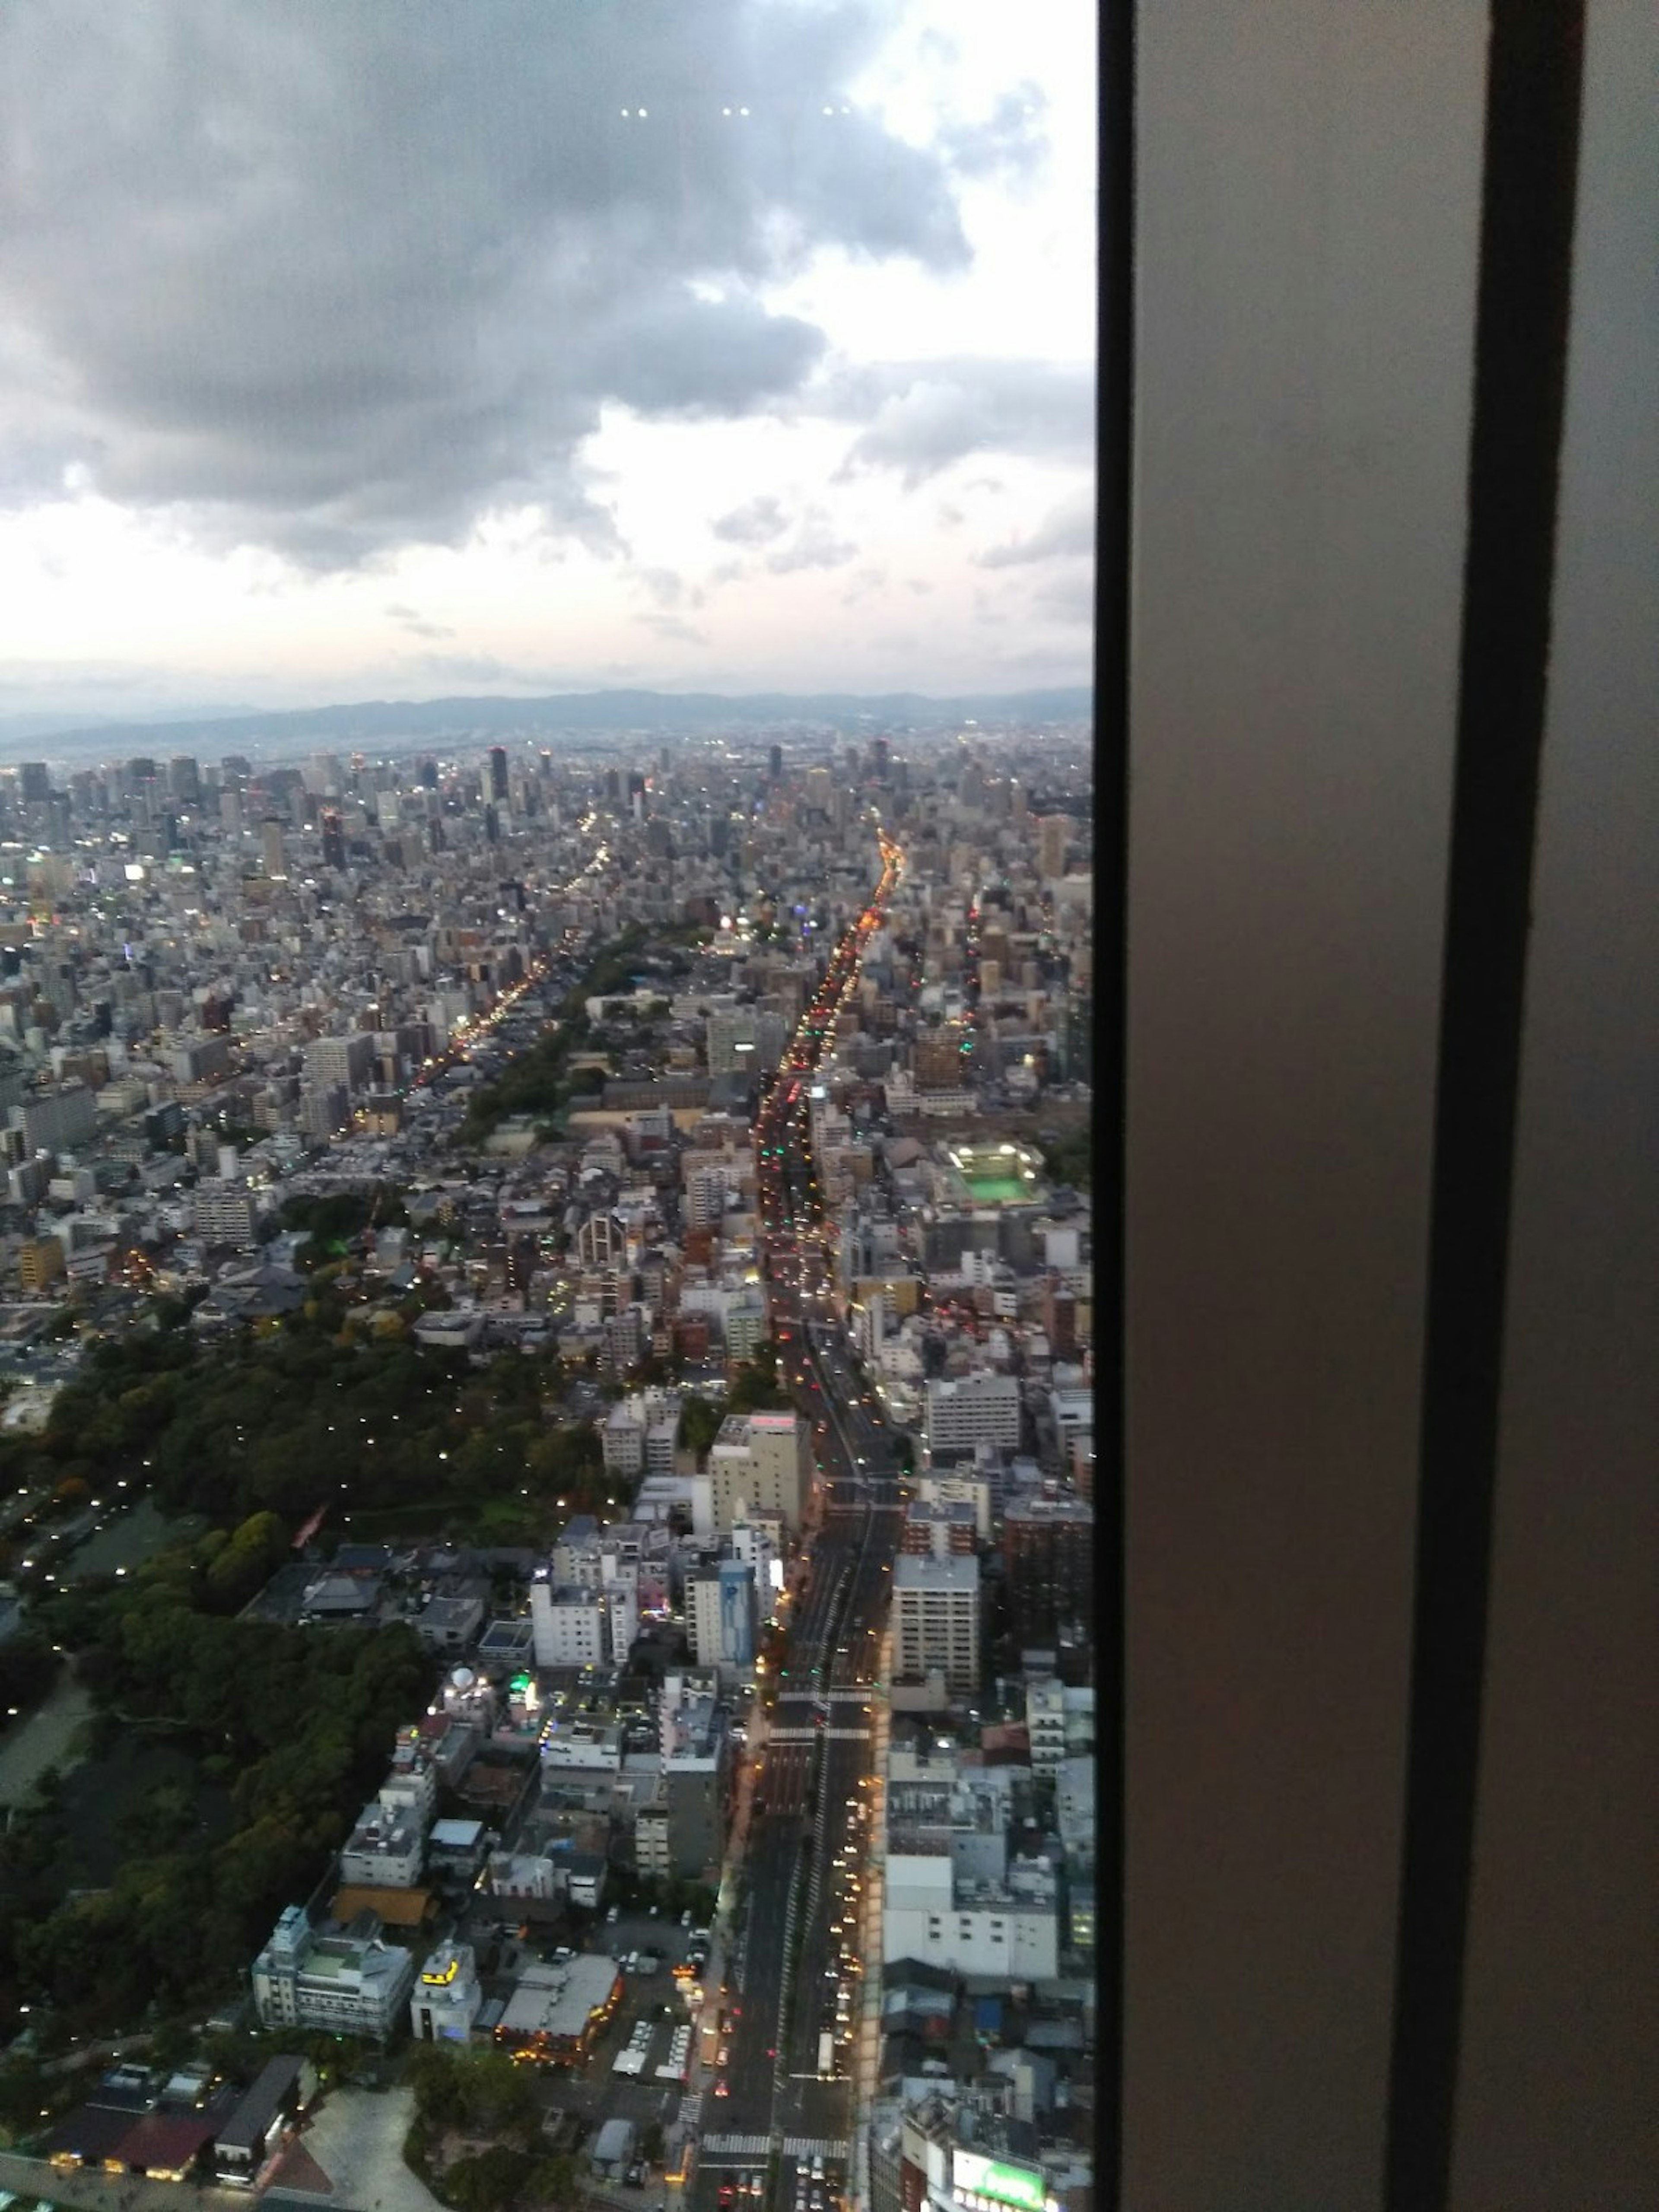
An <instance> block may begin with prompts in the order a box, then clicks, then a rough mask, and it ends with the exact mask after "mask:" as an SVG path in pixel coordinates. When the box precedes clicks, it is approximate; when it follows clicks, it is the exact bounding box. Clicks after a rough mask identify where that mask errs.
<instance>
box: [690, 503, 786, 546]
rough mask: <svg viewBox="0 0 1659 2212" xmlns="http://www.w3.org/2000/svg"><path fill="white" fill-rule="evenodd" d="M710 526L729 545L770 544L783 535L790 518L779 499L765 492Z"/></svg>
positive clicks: (722, 516)
mask: <svg viewBox="0 0 1659 2212" xmlns="http://www.w3.org/2000/svg"><path fill="white" fill-rule="evenodd" d="M788 527H789V518H788V516H787V514H786V513H784V511H783V509H782V507H781V506H780V505H779V503H778V502H777V501H776V500H775V499H773V498H770V497H769V496H768V495H762V496H761V497H760V498H759V499H751V500H750V501H747V502H746V503H745V504H744V506H742V507H733V508H732V512H731V513H729V514H723V515H721V516H720V520H718V521H717V522H711V523H710V524H709V528H710V529H711V530H712V531H713V532H714V535H715V537H716V538H724V539H725V540H726V544H728V545H769V544H770V543H771V542H772V540H773V538H781V537H782V535H783V533H784V532H785V531H786V530H787V528H788Z"/></svg>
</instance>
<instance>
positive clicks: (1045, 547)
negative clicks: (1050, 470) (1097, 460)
mask: <svg viewBox="0 0 1659 2212" xmlns="http://www.w3.org/2000/svg"><path fill="white" fill-rule="evenodd" d="M1094 550H1095V500H1094V493H1093V490H1092V489H1091V488H1090V487H1089V486H1088V485H1086V484H1085V485H1082V486H1080V487H1079V489H1078V490H1076V491H1075V492H1073V494H1072V495H1071V496H1070V497H1069V498H1068V499H1064V500H1062V501H1060V505H1059V506H1058V507H1055V508H1054V510H1053V511H1052V513H1049V514H1048V515H1045V516H1044V518H1043V520H1042V521H1041V522H1040V523H1039V524H1038V525H1037V526H1036V529H1035V530H1034V531H1033V532H1031V534H1030V537H1029V538H1013V539H1011V540H1010V541H1009V543H1008V544H1006V545H994V546H992V547H991V549H990V550H989V551H988V552H986V553H981V555H980V556H979V566H980V567H981V568H1018V567H1021V566H1023V565H1024V563H1025V562H1030V561H1053V560H1056V559H1059V558H1060V557H1062V556H1066V555H1070V554H1077V553H1092V552H1093V551H1094Z"/></svg>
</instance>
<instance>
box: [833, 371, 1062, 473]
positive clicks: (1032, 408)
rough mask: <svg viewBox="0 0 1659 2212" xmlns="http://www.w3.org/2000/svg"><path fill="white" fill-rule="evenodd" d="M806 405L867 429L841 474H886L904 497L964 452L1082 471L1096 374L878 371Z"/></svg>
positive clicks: (850, 376) (837, 378) (837, 385)
mask: <svg viewBox="0 0 1659 2212" xmlns="http://www.w3.org/2000/svg"><path fill="white" fill-rule="evenodd" d="M809 404H811V405H812V406H813V408H814V409H815V410H816V411H817V412H820V413H823V414H826V415H829V416H833V417H836V419H838V420H842V421H846V422H864V423H866V424H867V426H868V427H867V428H866V429H865V430H864V431H863V433H862V434H861V435H860V437H859V438H858V439H856V440H855V441H854V445H853V447H852V448H851V450H850V452H849V453H848V456H847V459H846V461H845V462H844V463H843V465H842V473H843V475H849V476H850V475H854V474H857V473H859V472H860V471H864V470H869V469H894V470H896V471H898V472H899V474H900V475H901V476H902V477H903V479H904V482H905V484H906V485H907V487H908V489H912V490H914V489H915V487H916V486H917V485H918V484H922V483H926V482H927V479H928V478H929V477H933V476H937V475H939V472H940V471H941V470H944V469H948V468H949V467H950V466H951V464H952V463H953V462H956V461H960V460H963V459H966V457H967V456H968V455H969V453H1020V454H1024V455H1026V456H1027V457H1029V458H1030V459H1038V460H1061V461H1075V462H1079V463H1081V462H1086V461H1087V460H1088V459H1090V458H1091V454H1092V452H1093V447H1094V415H1095V389H1094V372H1093V370H1092V369H1091V368H1088V367H1087V366H1085V365H1083V364H1077V365H1072V364H1068V363H1060V362H1046V361H998V360H964V359H957V360H949V361H926V362H910V363H908V364H907V363H902V362H881V363H879V364H877V365H874V366H872V367H869V368H848V369H842V370H840V371H837V372H836V373H835V374H833V375H831V376H829V377H826V378H825V380H823V386H822V387H821V388H820V389H819V390H818V391H817V392H814V393H813V394H812V395H811V400H810V402H809Z"/></svg>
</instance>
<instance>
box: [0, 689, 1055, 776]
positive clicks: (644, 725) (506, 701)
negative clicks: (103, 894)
mask: <svg viewBox="0 0 1659 2212" xmlns="http://www.w3.org/2000/svg"><path fill="white" fill-rule="evenodd" d="M1092 698H1093V695H1092V693H1091V691H1090V690H1089V689H1088V687H1087V686H1086V685H1082V684H1079V685H1071V686H1065V687H1061V688H1058V689H1054V690H1034V691H1016V692H1004V693H986V694H979V695H975V696H964V697H958V698H935V697H932V696H928V695H927V694H925V693H922V692H915V691H896V692H884V693H879V694H872V695H868V696H866V695H862V694H859V693H854V692H811V693H794V692H781V691H768V692H753V693H746V694H740V695H735V696H729V697H728V696H723V695H721V694H720V693H717V692H709V691H691V692H671V691H647V690H617V691H581V692H571V693H566V694H560V693H553V694H550V695H544V696H538V697H533V698H512V697H502V696H483V697H478V698H465V697H458V698H441V699H420V700H362V701H357V702H349V703H343V704H340V705H336V706H327V707H304V708H283V709H281V710H277V711H274V712H268V713H262V712H259V711H258V710H257V709H253V708H241V709H231V710H229V711H224V710H220V711H218V712H216V713H215V712H212V711H211V710H209V711H204V712H192V711H191V710H189V709H175V710H173V712H172V713H171V714H168V715H167V716H166V717H161V718H157V719H153V720H125V721H106V722H93V723H86V722H81V723H76V724H72V725H70V726H64V727H58V728H51V727H46V726H44V724H45V723H46V722H49V721H53V720H57V719H58V718H56V717H42V718H34V719H33V720H31V718H28V717H26V716H22V715H17V716H10V717H5V718H0V758H5V759H17V758H21V757H23V756H24V755H25V754H31V755H38V754H40V752H42V751H45V752H47V753H49V754H51V755H52V756H53V757H58V758H63V757H68V756H70V755H74V756H76V757H85V756H86V755H88V754H93V755H101V754H106V753H109V752H112V751H116V750H122V749H125V750H140V749H144V750H147V749H149V748H151V747H157V746H166V745H171V746H173V748H174V749H180V748H185V747H187V746H189V745H197V746H199V745H201V744H204V743H211V744H223V745H225V746H226V747H231V748H235V749H238V750H246V748H248V747H250V746H252V747H253V748H255V749H257V750H261V751H264V752H278V753H280V752H287V751H290V750H299V749H302V748H304V747H306V746H308V745H313V744H319V743H320V742H325V741H328V742H333V743H337V744H344V743H353V744H355V743H360V742H364V741H368V742H376V741H378V742H381V743H385V742H388V741H395V740H397V739H399V738H409V739H411V740H414V741H416V742H419V741H421V740H422V739H426V740H430V741H436V740H440V739H442V738H461V737H476V736H497V735H500V734H501V733H503V732H517V733H520V734H524V735H538V734H545V735H548V736H555V735H577V734H600V733H611V732H621V731H623V730H630V729H650V730H653V731H666V730H681V731H691V730H701V729H708V728H718V727H719V726H720V725H721V724H722V723H725V724H731V723H743V724H746V725H752V724H757V723H758V724H767V723H789V722H806V723H814V722H816V723H829V724H831V725H840V724H847V723H854V722H858V721H861V720H868V721H872V722H873V721H885V722H899V723H907V722H917V721H927V722H937V721H941V720H950V719H952V718H960V719H961V720H981V719H993V720H1016V721H1030V722H1054V721H1073V720H1082V719H1085V718H1086V717H1087V716H1088V714H1090V713H1091V707H1092Z"/></svg>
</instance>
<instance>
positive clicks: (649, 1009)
mask: <svg viewBox="0 0 1659 2212" xmlns="http://www.w3.org/2000/svg"><path fill="white" fill-rule="evenodd" d="M1094 59H1095V34H1094V28H1093V25H1092V23H1091V21H1089V19H1088V14H1087V11H1086V10H1077V9H1054V10H1053V11H1051V12H1049V13H1047V14H1044V15H1040V16H1039V17H1036V18H1033V19H1030V20H1027V21H1020V20H1018V19H1017V18H1015V17H1012V16H1009V15H1004V14H1001V13H999V12H998V11H994V10H979V11H969V12H964V11H963V10H962V9H960V8H959V7H958V6H957V4H956V0H874V4H868V5H866V4H865V0H856V4H848V0H676V4H675V5H673V6H670V7H664V6H663V5H661V4H660V0H603V4H599V5H594V4H589V0H576V4H570V5H563V6H558V7H550V6H548V5H547V4H545V0H469V4H467V5H466V6H461V5H460V4H459V0H419V4H417V5H416V6H413V7H405V6H402V5H398V6H389V5H386V4H385V0H350V4H349V5H345V6H339V7H335V6H329V7H324V8H316V7H312V6H309V5H307V4H306V0H273V4H272V5H271V6H270V7H268V8H261V9H226V8H223V7H222V6H219V5H217V4H216V0H155V4H154V5H150V4H146V5H145V6H143V7H142V8H139V9H134V10H131V11H126V10H122V11H118V12H117V13H114V14H108V15H97V16H88V15H86V13H85V11H84V10H83V9H82V8H81V6H80V5H79V0H23V4H22V5H21V6H18V7H15V8H10V9H5V10H3V11H0V230H3V232H4V234H5V235H6V238H7V240H8V248H7V252H6V254H5V255H4V256H3V262H4V267H3V270H0V324H3V325H4V328H5V331H6V333H7V335H6V337H5V339H4V341H3V343H0V610H3V611H0V1153H3V1158H0V1176H3V1188H0V2212H8V2208H9V2207H10V2206H12V2205H14V2204H15V2205H17V2206H19V2207H21V2208H22V2212H54V2208H56V2212H175V2208H176V2207H177V2206H178V2205H179V2203H180V2201H181V2197H182V2198H183V2200H184V2201H185V2202H189V2203H205V2204H207V2205H208V2206H210V2207H211V2208H212V2212H228V2208H229V2207H230V2206H231V2205H233V2204H235V2203H246V2202H247V2201H248V2199H249V2197H252V2198H254V2199H255V2200H257V2201H258V2203H261V2204H263V2205H264V2206H265V2207H267V2208H269V2212H325V2208H326V2212H1092V2192H1093V2189H1094V2165H1093V2130H1094V2118H1095V2096H1094V2088H1095V2081H1096V2074H1097V2034H1098V2033H1099V2018H1098V2008H1097V1996H1096V1973H1097V1964H1098V1945H1097V1932H1096V1899H1095V1889H1094V1882H1095V1849H1096V1844H1095V1833H1096V1831H1095V1771H1096V1770H1095V1765H1094V1748H1095V1738H1094V1708H1093V1697H1094V1681H1095V1672H1094V1653H1093V1644H1092V1634H1093V1601H1094V1576H1093V1573H1092V1571H1091V1559H1092V1534H1093V1505H1092V1498H1093V1468H1094V1428H1093V1416H1094V1393H1093V1371H1094V1370H1093V1359H1094V1324H1093V1273H1092V1269H1093V1260H1094V1252H1093V1243H1092V1235H1091V1163H1092V1158H1093V1151H1092V1144H1091V1117H1092V1112H1093V1104H1092V1090H1091V1079H1092V1073H1093V1050H1094V1040H1093V1033H1092V1007H1093V1003H1094V986H1095V979H1094V969H1093V940H1094V894H1093V867H1094V783H1095V776H1094V754H1095V743H1096V737H1095V718H1094V695H1093V688H1092V682H1091V677H1092V665H1093V659H1092V654H1093V647H1092V624H1093V597H1092V588H1093V570H1094V527H1095V518H1094V472H1093V459H1094V444H1095V350H1096V331H1095V308H1096V301H1095V247H1096V238H1095V221H1094V213H1095V197H1094V195H1095V185H1096V177H1097V161H1096V146H1095V125H1096V113H1095V100H1094Z"/></svg>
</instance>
